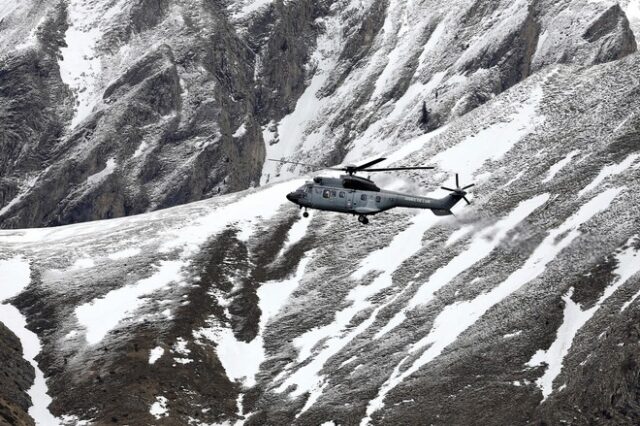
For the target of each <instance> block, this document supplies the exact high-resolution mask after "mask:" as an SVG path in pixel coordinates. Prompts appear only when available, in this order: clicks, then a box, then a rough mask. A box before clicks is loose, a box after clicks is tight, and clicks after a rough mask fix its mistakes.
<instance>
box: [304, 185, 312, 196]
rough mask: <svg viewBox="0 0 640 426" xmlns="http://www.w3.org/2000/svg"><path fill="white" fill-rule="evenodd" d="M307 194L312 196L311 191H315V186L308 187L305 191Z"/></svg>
mask: <svg viewBox="0 0 640 426" xmlns="http://www.w3.org/2000/svg"><path fill="white" fill-rule="evenodd" d="M305 191H306V192H307V193H309V194H311V191H313V186H311V185H307V189H306V190H305Z"/></svg>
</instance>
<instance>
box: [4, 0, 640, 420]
mask: <svg viewBox="0 0 640 426" xmlns="http://www.w3.org/2000/svg"><path fill="white" fill-rule="evenodd" d="M246 6H247V7H248V5H246ZM238 13H240V12H238ZM515 15H516V14H515V13H514V16H515ZM638 66H640V58H639V57H638V56H637V55H632V56H628V57H626V58H623V59H620V60H617V61H615V62H612V63H608V64H603V65H596V66H589V67H585V66H579V65H556V66H553V67H550V68H547V69H543V70H541V71H539V72H537V73H535V74H533V75H532V76H530V77H529V78H527V79H526V80H525V81H524V82H521V83H520V84H517V85H515V86H513V87H511V88H510V89H509V90H507V91H505V92H503V93H501V94H499V95H497V96H495V97H494V98H492V99H491V100H489V101H488V102H486V103H485V104H483V105H482V106H479V107H478V108H476V109H475V110H473V111H471V112H469V113H468V114H465V115H464V116H462V117H460V118H458V119H456V120H453V121H451V122H449V123H448V124H447V125H446V126H444V127H442V128H440V129H439V130H437V131H434V132H430V133H426V134H416V135H413V136H410V137H409V136H408V137H407V138H406V140H404V141H403V143H402V144H401V146H398V147H391V148H389V147H385V146H383V145H378V146H376V145H375V144H373V145H370V146H368V147H366V146H365V145H362V146H363V147H364V148H363V151H362V155H365V152H367V150H369V148H371V152H376V153H377V152H382V153H384V154H385V155H387V156H388V158H389V162H390V163H393V164H398V165H400V164H410V163H411V164H413V163H431V164H434V165H435V166H436V170H435V171H434V172H429V173H424V172H421V173H418V172H416V173H413V172H412V173H409V174H406V175H402V176H400V177H399V176H396V175H393V174H389V175H380V176H379V178H380V179H379V181H380V182H381V183H384V184H385V185H386V186H389V187H393V188H396V189H404V190H407V191H414V192H417V193H420V194H428V193H433V194H438V193H439V190H438V189H436V188H438V187H439V186H440V185H441V184H444V183H450V179H451V178H452V175H453V173H455V172H459V173H461V177H462V180H463V182H465V183H467V182H472V181H473V182H475V183H476V185H477V186H476V187H475V188H474V190H473V193H472V197H473V198H472V201H473V204H472V205H471V206H470V207H466V206H458V207H456V210H455V213H456V217H448V218H439V217H436V216H434V215H432V214H431V212H428V211H426V212H415V211H407V210H393V211H390V212H387V213H385V214H383V215H380V216H376V217H374V218H372V222H371V224H370V225H368V226H362V225H360V224H359V223H358V222H357V221H355V220H354V219H353V218H352V217H348V216H344V215H338V214H332V213H325V212H316V213H314V214H313V215H312V217H311V219H309V220H308V222H307V221H306V220H305V219H302V218H300V216H299V211H298V210H297V209H296V208H295V207H294V206H293V205H291V204H289V203H288V202H287V201H286V199H285V198H284V195H285V194H286V193H287V192H288V191H290V190H291V189H292V188H295V187H297V186H298V185H300V184H301V182H303V181H304V177H296V178H291V179H283V180H282V181H281V182H278V183H271V184H269V185H265V186H264V187H261V188H256V189H252V190H248V191H245V192H239V193H236V194H231V195H225V196H222V197H217V198H215V199H210V200H205V201H199V202H196V203H191V204H186V205H183V206H178V207H174V208H170V209H165V210H161V211H156V212H152V213H147V214H144V215H139V216H131V217H127V218H118V219H112V220H105V221H98V222H87V223H83V224H76V225H70V226H64V227H58V228H48V229H28V230H5V231H1V232H0V259H4V261H5V262H9V263H8V264H10V265H19V267H20V268H22V269H25V268H29V270H30V282H29V284H28V286H26V287H25V288H24V289H23V290H22V291H21V292H20V294H18V295H16V296H14V297H11V298H10V299H8V300H7V301H8V302H9V303H10V304H11V305H13V306H15V307H16V308H17V309H18V310H19V311H20V313H21V315H23V316H24V317H25V318H26V321H27V325H28V327H29V329H31V330H32V331H34V332H35V333H36V334H37V335H38V338H39V340H40V344H41V346H42V352H41V354H40V356H39V357H38V358H37V359H38V367H39V369H40V370H41V371H42V373H43V374H44V376H45V377H46V378H47V386H48V395H50V397H51V398H52V399H53V402H52V404H51V405H50V406H49V409H50V412H51V415H53V416H56V417H57V418H58V419H59V422H61V423H63V422H66V423H69V424H76V423H78V422H80V421H82V420H84V421H88V422H89V423H95V424H103V423H109V422H114V423H127V424H194V425H195V424H220V423H222V424H235V423H236V422H240V423H244V424H247V425H250V424H256V425H257V424H291V423H295V424H304V425H307V424H308V425H318V424H325V423H327V424H332V423H331V422H333V424H485V425H486V424H495V425H503V424H531V423H542V422H544V423H546V424H560V423H562V422H569V423H573V424H585V423H594V424H605V423H607V422H612V423H614V424H637V423H638V422H639V421H640V417H639V416H640V406H638V401H637V399H636V396H635V389H637V386H638V377H639V375H638V373H639V372H640V367H639V366H638V364H637V360H636V357H637V353H638V350H639V348H638V344H639V343H638V342H640V336H639V334H638V329H637V322H638V319H639V318H640V305H638V300H637V294H638V292H639V291H640V261H638V259H639V256H640V254H638V251H639V250H640V222H639V220H640V215H639V214H638V209H637V205H638V201H639V200H638V191H639V190H640V185H639V182H640V179H639V178H640V175H639V174H640V138H639V137H638V126H639V125H640V121H639V120H638V117H639V115H638V112H639V108H640V107H638V105H640V103H639V102H638V101H639V99H638V90H637V84H638V83H637V78H636V73H635V70H637V69H638ZM358 146H360V145H358ZM385 149H386V150H387V151H386V152H385ZM354 152H355V151H354ZM353 155H355V154H353ZM0 265H4V264H0ZM0 276H1V277H2V279H4V277H5V276H6V275H4V274H0ZM3 285H4V283H3ZM70 383H71V384H72V385H70ZM43 415H46V413H44V414H43Z"/></svg>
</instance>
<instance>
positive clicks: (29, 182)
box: [0, 20, 46, 216]
mask: <svg viewBox="0 0 640 426" xmlns="http://www.w3.org/2000/svg"><path fill="white" fill-rule="evenodd" d="M0 21H1V20H0ZM45 171H46V170H45ZM43 173H44V172H43ZM39 177H40V175H38V176H37V177H35V178H31V179H27V181H26V182H25V183H24V184H23V185H22V187H21V188H20V192H19V193H18V195H16V196H15V197H13V198H12V199H11V201H9V202H8V203H7V205H5V206H4V207H2V208H0V216H2V215H3V214H5V213H7V212H8V211H9V210H11V208H12V207H13V206H15V205H16V204H18V203H19V202H20V201H21V200H22V199H23V198H24V196H25V195H26V194H27V192H29V190H30V189H31V188H33V186H34V185H35V184H36V182H37V181H38V178H39Z"/></svg>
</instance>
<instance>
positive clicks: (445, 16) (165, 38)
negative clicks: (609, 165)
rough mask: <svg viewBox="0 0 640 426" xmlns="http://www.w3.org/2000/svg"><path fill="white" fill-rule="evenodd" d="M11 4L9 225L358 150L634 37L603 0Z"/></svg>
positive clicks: (214, 184)
mask: <svg viewBox="0 0 640 426" xmlns="http://www.w3.org/2000/svg"><path fill="white" fill-rule="evenodd" d="M625 10H628V11H630V12H633V11H634V10H635V9H633V4H632V3H629V5H628V7H626V9H625ZM0 13H2V15H1V16H0V49H1V51H2V52H3V54H2V56H0V111H2V117H3V120H2V121H1V122H0V126H1V127H0V134H1V135H2V140H1V141H0V143H1V144H2V150H1V153H0V227H3V228H19V227H34V226H51V225H60V224H69V223H75V222H81V221H87V220H94V219H103V218H111V217H120V216H126V215H130V214H136V213H141V212H145V211H151V210H156V209H160V208H165V207H169V206H174V205H177V204H182V203H186V202H190V201H195V200H200V199H203V198H209V197H212V196H216V195H218V194H225V193H229V192H233V191H237V190H241V189H245V188H248V187H251V186H255V185H258V184H260V183H262V184H264V183H267V182H269V181H273V180H276V179H278V178H284V177H287V176H292V175H295V174H296V173H299V172H300V170H297V171H296V170H290V169H289V168H286V169H285V170H281V169H280V166H278V165H276V164H275V163H265V157H278V158H279V157H283V156H284V157H290V158H293V159H298V160H306V161H311V162H329V163H337V162H340V161H342V160H348V161H355V160H359V159H361V158H362V157H363V156H366V155H370V154H373V153H376V152H382V151H385V150H387V149H389V148H390V147H392V146H401V145H402V144H404V143H405V142H406V141H409V140H411V139H412V138H415V137H417V136H418V135H420V134H422V133H424V132H425V131H428V130H433V129H436V128H438V127H440V126H442V125H444V124H446V123H448V122H450V121H451V120H453V119H455V118H456V117H459V116H462V115H464V114H465V113H468V112H469V111H471V110H473V109H474V108H476V107H477V106H479V105H481V104H483V103H485V102H487V101H488V100H489V99H491V98H492V97H493V96H495V95H496V94H499V93H502V92H503V91H504V90H506V89H508V88H509V87H511V86H513V85H514V84H516V83H518V82H519V81H522V80H523V79H525V78H527V77H528V76H529V75H531V73H532V72H535V71H538V70H540V69H543V68H544V67H547V66H549V65H552V64H556V63H574V64H582V65H593V64H598V63H603V62H607V61H611V60H616V59H619V58H621V57H624V56H625V55H628V54H630V53H632V52H635V51H636V42H635V39H634V35H633V33H632V32H631V30H630V27H629V22H628V19H627V17H626V15H625V13H624V11H623V10H622V9H621V8H620V6H618V5H617V4H614V3H613V2H607V1H604V2H586V3H585V2H583V1H579V0H574V1H565V2H556V1H551V0H536V1H523V0H520V1H516V2H513V1H510V0H504V1H500V2H496V1H493V0H491V1H489V0H477V1H473V2H469V1H461V0H458V1H426V0H422V1H412V2H405V1H396V0H388V1H387V0H367V1H360V0H357V1H356V0H339V1H338V0H323V1H311V0H302V1H295V2H293V1H286V2H285V1H280V0H277V1H247V0H238V1H212V2H196V1H193V0H160V1H146V0H118V1H116V0H72V1H70V2H66V1H58V0H47V1H40V2H34V1H25V2H20V4H19V5H13V4H9V3H7V7H3V9H2V12H0ZM423 104H424V106H425V108H426V110H427V114H422V115H421V110H422V105H423Z"/></svg>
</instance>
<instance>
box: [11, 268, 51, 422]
mask: <svg viewBox="0 0 640 426" xmlns="http://www.w3.org/2000/svg"><path fill="white" fill-rule="evenodd" d="M30 275H31V269H30V267H29V262H28V261H27V260H25V259H22V258H21V257H14V258H12V259H7V260H0V280H1V281H0V303H3V304H0V318H1V319H2V323H4V325H5V326H6V327H7V328H9V329H10V330H11V331H12V332H13V333H14V334H15V335H16V336H18V338H19V339H20V343H21V344H22V352H23V357H24V359H25V360H27V361H28V362H29V364H31V365H32V366H33V368H34V370H35V380H34V382H33V385H32V386H31V388H30V389H29V390H28V391H27V393H28V394H29V397H30V398H31V402H32V404H33V405H32V406H31V407H29V415H30V416H31V417H32V418H33V419H34V420H35V422H36V424H37V425H42V426H54V425H58V424H60V420H59V419H57V418H55V417H54V416H53V415H52V414H51V412H50V411H49V408H48V407H49V404H51V397H50V396H49V395H48V393H47V392H48V389H47V383H46V381H45V378H44V374H43V373H42V370H40V368H39V366H38V363H37V362H36V360H35V358H36V356H37V355H38V354H39V353H40V351H41V349H42V346H41V344H40V339H39V338H38V336H37V335H36V334H35V333H33V332H32V331H30V330H29V329H27V321H26V319H25V317H24V316H23V315H22V314H21V313H20V311H18V309H16V308H15V307H13V306H11V305H9V304H8V303H6V301H7V300H8V299H11V298H12V297H15V296H17V295H19V294H20V293H22V291H23V290H24V289H25V288H26V287H27V286H28V285H29V283H30V282H31V278H30Z"/></svg>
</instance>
